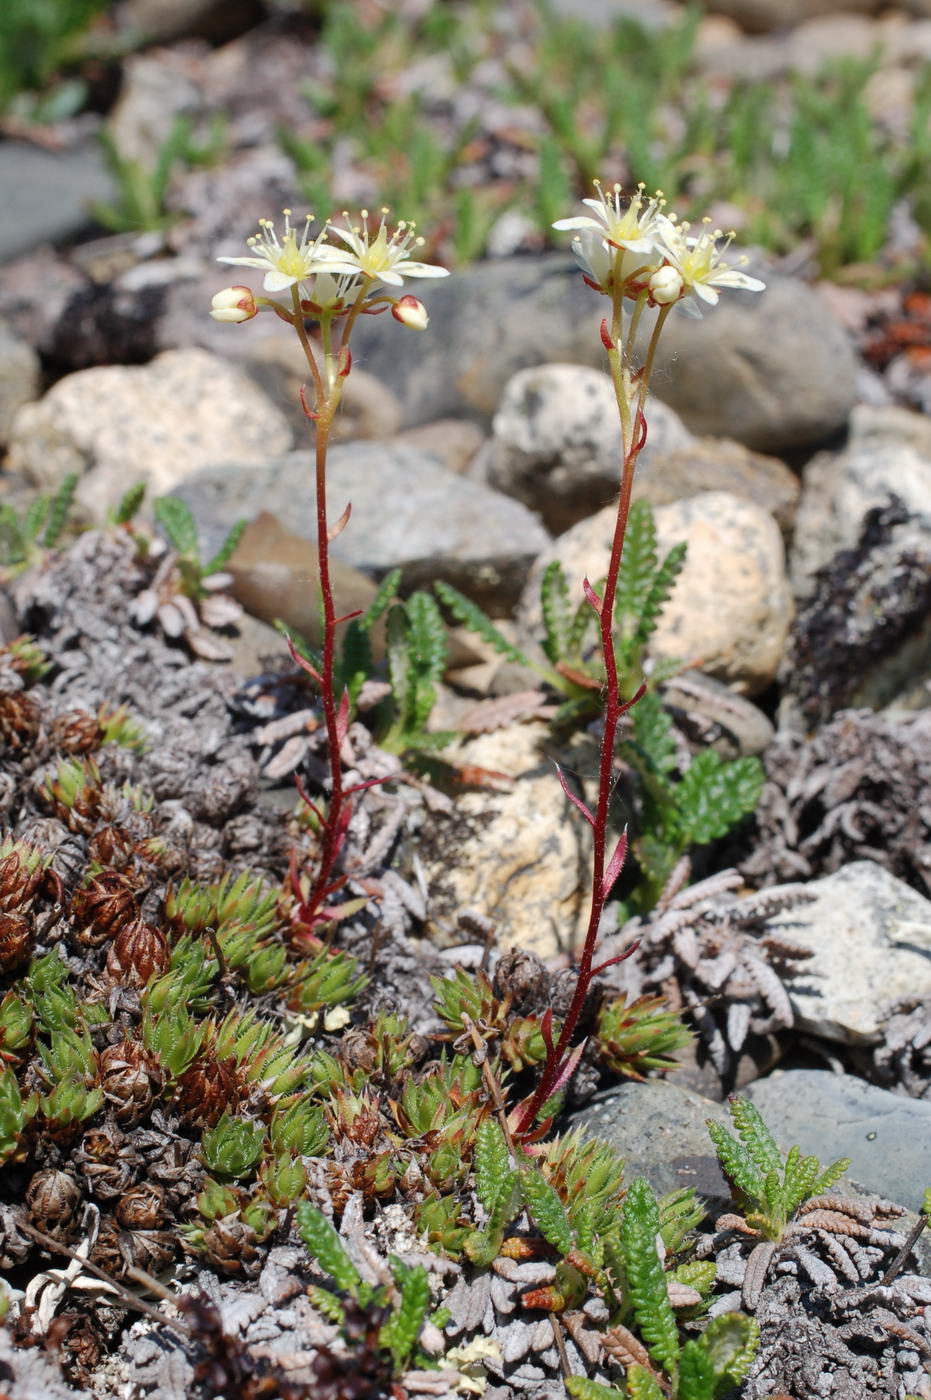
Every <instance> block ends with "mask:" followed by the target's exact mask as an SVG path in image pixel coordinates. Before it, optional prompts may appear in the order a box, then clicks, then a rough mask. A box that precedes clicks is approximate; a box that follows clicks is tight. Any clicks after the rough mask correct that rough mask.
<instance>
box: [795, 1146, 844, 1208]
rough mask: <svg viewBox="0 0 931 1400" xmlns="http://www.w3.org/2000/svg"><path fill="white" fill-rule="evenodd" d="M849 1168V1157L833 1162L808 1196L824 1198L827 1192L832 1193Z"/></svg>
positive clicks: (814, 1183)
mask: <svg viewBox="0 0 931 1400" xmlns="http://www.w3.org/2000/svg"><path fill="white" fill-rule="evenodd" d="M849 1168H850V1158H849V1157H840V1158H838V1160H837V1161H836V1162H832V1163H831V1165H830V1166H829V1167H826V1168H825V1169H824V1171H823V1172H822V1173H821V1175H820V1176H819V1177H816V1179H815V1180H814V1181H813V1182H812V1184H811V1189H810V1191H809V1192H808V1195H809V1196H822V1195H823V1194H824V1192H825V1191H830V1189H831V1187H832V1186H833V1185H834V1183H835V1182H836V1181H837V1180H838V1179H839V1178H840V1177H842V1176H843V1175H844V1172H845V1171H848V1170H849ZM799 1205H801V1201H799Z"/></svg>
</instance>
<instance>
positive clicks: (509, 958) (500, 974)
mask: <svg viewBox="0 0 931 1400" xmlns="http://www.w3.org/2000/svg"><path fill="white" fill-rule="evenodd" d="M548 983H549V975H548V973H547V971H546V967H545V966H544V964H543V961H542V959H541V958H539V957H538V956H537V954H536V953H533V952H531V951H530V950H529V949H527V948H509V949H508V951H507V952H506V953H502V954H501V957H500V958H499V959H498V962H497V964H496V965H495V975H494V989H495V992H496V993H497V995H498V996H499V997H501V998H502V999H503V998H504V997H510V998H511V1000H512V1002H514V1004H515V1005H517V1006H526V1005H528V1004H531V1005H532V1004H535V1003H536V1002H538V1001H539V1000H540V998H541V997H545V995H546V989H547V985H548Z"/></svg>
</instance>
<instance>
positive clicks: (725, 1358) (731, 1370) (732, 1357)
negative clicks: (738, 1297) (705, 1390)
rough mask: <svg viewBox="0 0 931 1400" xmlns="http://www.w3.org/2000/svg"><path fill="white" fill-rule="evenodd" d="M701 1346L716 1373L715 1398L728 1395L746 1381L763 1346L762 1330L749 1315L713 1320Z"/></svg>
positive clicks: (726, 1315)
mask: <svg viewBox="0 0 931 1400" xmlns="http://www.w3.org/2000/svg"><path fill="white" fill-rule="evenodd" d="M698 1345H699V1346H701V1347H702V1348H703V1349H704V1350H705V1351H706V1352H707V1353H708V1357H709V1359H710V1361H711V1366H712V1370H713V1372H714V1391H713V1394H714V1397H715V1400H719V1397H721V1396H724V1395H727V1394H728V1393H729V1391H730V1390H731V1389H732V1388H733V1387H734V1386H735V1385H739V1384H740V1382H741V1381H742V1380H743V1379H744V1377H745V1376H746V1374H747V1372H748V1371H749V1369H750V1367H751V1365H752V1364H753V1358H754V1357H755V1356H756V1353H757V1351H758V1349H759V1345H760V1329H759V1326H758V1325H757V1323H756V1321H755V1320H754V1319H753V1318H752V1317H747V1316H746V1314H745V1313H722V1314H721V1315H720V1316H719V1317H713V1318H712V1319H711V1321H710V1322H709V1323H708V1326H707V1327H706V1328H705V1330H704V1332H703V1333H702V1335H701V1337H700V1338H699V1342H698Z"/></svg>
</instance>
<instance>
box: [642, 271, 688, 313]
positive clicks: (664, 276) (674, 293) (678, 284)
mask: <svg viewBox="0 0 931 1400" xmlns="http://www.w3.org/2000/svg"><path fill="white" fill-rule="evenodd" d="M681 295H682V273H681V272H680V271H679V270H678V268H675V267H673V266H672V265H671V264H670V263H664V264H663V266H662V267H658V268H657V269H656V271H655V272H654V273H653V276H652V277H651V278H650V301H651V302H652V303H653V304H654V306H671V305H672V304H673V302H674V301H678V300H679V298H680V297H681Z"/></svg>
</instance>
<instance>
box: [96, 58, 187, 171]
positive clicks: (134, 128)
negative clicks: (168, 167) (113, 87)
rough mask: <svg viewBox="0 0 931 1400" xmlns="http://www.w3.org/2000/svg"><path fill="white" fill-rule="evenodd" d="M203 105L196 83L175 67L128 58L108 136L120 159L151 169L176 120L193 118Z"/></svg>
mask: <svg viewBox="0 0 931 1400" xmlns="http://www.w3.org/2000/svg"><path fill="white" fill-rule="evenodd" d="M203 105H204V98H203V95H202V93H201V92H200V90H199V88H198V87H197V85H196V83H194V82H192V81H191V79H190V78H188V77H186V76H185V74H184V73H183V72H182V71H181V70H180V68H179V67H178V65H177V64H176V63H171V62H165V61H164V60H163V59H161V58H158V57H155V56H153V55H152V54H147V53H146V54H130V55H129V56H128V57H127V58H126V59H125V60H124V62H123V68H122V86H121V89H120V95H119V98H118V100H117V103H116V106H115V107H114V109H113V112H112V113H111V115H110V117H109V119H108V125H109V130H110V134H111V136H112V137H113V140H114V141H115V143H116V147H117V150H118V151H119V152H120V155H121V156H124V157H126V158H127V159H129V160H138V161H140V162H141V164H142V165H143V166H144V167H146V168H148V169H153V168H154V166H155V163H156V161H157V160H158V156H159V151H160V150H161V148H162V146H163V145H164V143H165V141H166V140H167V139H168V137H169V136H170V135H171V132H172V129H173V127H174V125H175V122H176V121H177V119H178V118H179V117H190V116H195V115H196V114H197V113H199V112H200V111H201V110H202V108H203Z"/></svg>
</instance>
